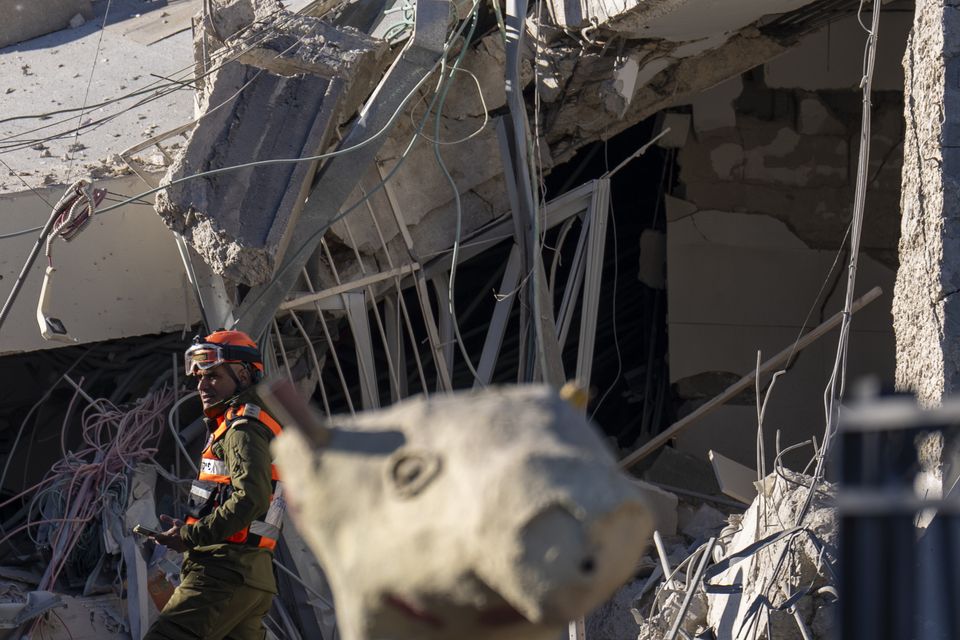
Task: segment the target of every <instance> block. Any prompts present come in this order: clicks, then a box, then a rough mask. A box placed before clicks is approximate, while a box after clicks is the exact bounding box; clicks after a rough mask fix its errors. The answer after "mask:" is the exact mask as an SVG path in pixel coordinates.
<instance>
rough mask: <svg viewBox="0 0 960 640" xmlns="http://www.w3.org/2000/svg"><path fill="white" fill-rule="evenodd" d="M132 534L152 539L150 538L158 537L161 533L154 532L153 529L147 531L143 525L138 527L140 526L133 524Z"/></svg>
mask: <svg viewBox="0 0 960 640" xmlns="http://www.w3.org/2000/svg"><path fill="white" fill-rule="evenodd" d="M133 532H134V533H136V534H139V535H141V536H146V537H148V538H152V537H155V536H158V535H160V534H161V533H163V532H162V531H156V530H154V529H148V528H147V527H145V526H143V525H140V524H135V525H133Z"/></svg>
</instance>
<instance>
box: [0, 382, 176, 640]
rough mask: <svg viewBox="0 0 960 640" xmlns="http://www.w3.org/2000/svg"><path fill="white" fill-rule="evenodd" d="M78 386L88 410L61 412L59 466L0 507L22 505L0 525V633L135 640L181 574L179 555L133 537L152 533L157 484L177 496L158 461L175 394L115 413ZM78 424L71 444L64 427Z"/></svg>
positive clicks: (155, 393)
mask: <svg viewBox="0 0 960 640" xmlns="http://www.w3.org/2000/svg"><path fill="white" fill-rule="evenodd" d="M81 384H82V380H81V382H80V384H78V385H77V387H76V394H75V395H74V398H73V404H76V403H78V402H85V403H86V405H87V406H86V407H85V408H84V409H83V410H82V411H81V412H80V415H79V419H78V420H77V421H73V420H71V419H70V414H72V413H73V412H72V411H71V410H68V414H67V416H66V419H65V421H64V428H63V429H62V431H61V434H60V442H59V448H60V454H61V456H62V457H61V459H60V460H59V461H58V462H56V463H55V464H53V465H52V467H51V469H50V470H49V471H48V472H47V473H46V474H45V476H44V477H43V479H42V480H41V481H40V482H38V483H36V484H35V485H33V486H31V487H29V488H27V489H26V490H25V491H24V492H22V493H21V494H19V495H17V496H14V497H13V498H12V499H10V500H7V501H6V502H5V503H4V504H9V503H10V502H11V501H15V500H19V499H23V500H24V501H25V506H24V508H22V509H20V511H19V512H17V513H16V514H14V515H13V516H11V517H9V518H8V519H7V520H6V522H5V523H4V526H3V538H2V543H3V544H4V552H5V553H4V556H3V566H2V567H0V592H2V593H3V596H2V597H3V600H4V601H6V602H8V603H10V604H11V606H9V607H5V608H4V611H5V612H6V613H8V614H9V615H7V616H6V617H5V618H4V619H3V620H2V621H0V628H11V629H20V630H21V632H33V631H42V633H43V634H44V635H45V636H46V637H55V638H60V637H64V638H66V637H90V638H94V637H98V638H106V637H114V635H115V634H118V633H130V634H133V635H134V636H135V637H139V635H138V633H139V631H140V629H145V628H146V627H145V625H146V624H147V623H148V620H149V618H150V616H152V615H154V614H155V613H156V611H157V610H158V609H159V608H162V606H163V604H164V602H165V599H166V598H167V597H169V595H170V593H171V592H172V590H173V585H172V584H170V582H169V581H168V580H169V579H173V580H175V579H176V575H177V574H178V573H179V557H178V556H176V555H169V557H168V554H167V553H166V551H165V550H164V549H162V548H150V549H148V548H146V547H145V545H144V541H143V539H142V538H140V539H138V538H136V536H134V535H133V533H132V531H131V530H132V528H133V526H134V525H135V524H142V525H146V526H153V527H156V526H157V517H156V504H155V500H154V496H155V495H157V494H158V491H159V489H160V487H158V485H157V478H158V476H162V477H163V478H165V479H166V480H167V481H168V482H169V485H168V487H166V495H167V496H169V497H173V498H174V499H176V498H177V487H178V485H179V482H180V480H179V478H178V477H177V476H176V475H174V474H173V473H170V472H168V471H166V470H165V468H164V466H163V465H162V464H161V463H160V462H158V459H157V455H158V453H159V450H160V441H161V439H162V438H163V437H164V436H165V435H166V426H167V420H168V413H169V411H170V409H171V407H172V406H173V405H174V400H175V394H174V392H173V389H172V388H171V387H170V386H169V385H168V384H164V385H161V386H159V388H157V389H155V390H152V391H150V392H148V393H147V394H146V395H145V396H143V397H142V398H141V399H139V400H138V401H136V402H135V403H133V404H132V405H129V406H119V407H118V406H116V405H114V404H113V403H112V402H110V401H109V400H107V399H104V398H100V399H93V398H91V397H90V396H89V395H87V394H86V393H85V392H84V391H83V390H82V387H81V386H80V385H81ZM76 423H79V425H80V434H79V435H80V437H79V442H78V438H77V437H76V434H75V433H72V432H71V431H72V430H71V429H70V427H71V426H72V425H73V424H76ZM5 472H6V468H5V471H4V473H5ZM161 495H162V494H161ZM25 549H31V551H30V552H26V553H24V552H23V551H24V550H25ZM168 576H169V578H168ZM54 592H56V594H54ZM70 594H72V595H70ZM149 596H152V597H149ZM19 605H22V606H19ZM47 612H49V615H47ZM78 631H80V632H81V633H80V634H79V635H78ZM86 632H88V633H86ZM70 633H72V635H71V636H68V635H67V634H70Z"/></svg>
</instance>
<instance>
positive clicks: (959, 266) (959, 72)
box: [881, 0, 960, 405]
mask: <svg viewBox="0 0 960 640" xmlns="http://www.w3.org/2000/svg"><path fill="white" fill-rule="evenodd" d="M958 5H960V0H917V2H916V14H915V17H914V24H913V29H912V31H911V33H910V38H909V40H908V42H907V50H906V53H905V54H904V59H903V67H904V71H905V79H904V85H905V86H904V118H905V121H906V128H905V133H904V148H903V181H902V185H903V192H902V195H901V212H902V221H901V238H900V268H899V271H898V273H897V283H896V286H895V289H894V301H893V325H894V331H895V333H896V340H897V372H896V381H897V387H898V388H899V389H901V390H903V391H912V392H914V393H916V394H917V397H918V398H919V400H920V402H921V403H922V404H924V405H936V404H939V402H940V401H941V400H942V399H943V397H944V396H946V395H948V394H951V393H954V392H955V391H957V390H958V388H960V295H958V293H960V57H958V54H960V6H958ZM881 46H882V44H881Z"/></svg>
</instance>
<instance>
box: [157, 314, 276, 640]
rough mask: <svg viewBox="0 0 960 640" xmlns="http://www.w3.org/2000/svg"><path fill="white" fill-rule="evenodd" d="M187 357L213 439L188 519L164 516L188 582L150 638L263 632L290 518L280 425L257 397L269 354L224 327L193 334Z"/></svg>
mask: <svg viewBox="0 0 960 640" xmlns="http://www.w3.org/2000/svg"><path fill="white" fill-rule="evenodd" d="M185 360H186V373H187V374H188V375H192V376H196V377H197V379H198V382H197V390H198V391H199V392H200V402H201V403H202V404H203V412H204V414H205V421H206V423H207V427H208V428H209V430H210V437H209V438H208V440H207V444H206V447H205V448H204V451H203V458H202V460H201V468H200V472H199V475H198V478H197V480H196V481H194V483H193V486H192V488H191V491H190V514H189V516H188V517H187V521H186V523H181V522H177V521H174V520H173V519H172V518H170V517H168V516H161V519H162V520H164V521H165V522H166V523H169V524H170V525H172V526H171V527H170V528H169V529H167V530H166V531H164V532H163V533H160V534H158V535H156V536H154V539H155V540H156V541H157V542H159V543H160V544H163V545H165V546H167V547H168V548H170V549H173V550H175V551H181V552H184V553H185V556H184V560H183V567H182V569H181V574H180V575H181V583H180V586H179V587H177V589H176V591H175V592H174V593H173V596H172V597H171V598H170V601H169V602H168V603H167V605H166V606H165V607H164V609H163V611H162V612H161V613H160V616H159V618H157V620H156V621H155V622H154V624H153V625H152V626H151V627H150V629H149V630H148V631H147V634H146V636H145V637H144V640H161V639H163V640H181V639H183V640H186V639H188V638H202V639H204V640H219V639H220V638H229V639H234V640H246V639H248V638H249V639H253V638H256V639H257V640H261V639H262V638H263V637H264V636H265V633H266V632H265V629H264V627H263V616H264V615H266V613H267V612H268V611H269V609H270V605H271V603H272V601H273V596H274V594H276V592H277V587H276V581H275V579H274V574H273V566H272V560H273V550H274V547H275V546H276V543H277V539H278V538H279V536H280V522H281V520H282V517H283V498H282V496H281V494H280V489H281V485H280V483H279V478H278V475H277V470H276V467H274V466H273V464H272V460H271V455H270V442H271V441H272V440H273V438H274V437H275V436H276V435H278V434H279V433H280V425H279V424H278V423H277V421H276V420H274V419H273V418H272V417H271V416H269V415H268V414H267V413H266V411H264V410H263V409H261V408H260V407H258V406H256V405H254V404H252V403H251V402H250V401H249V400H250V395H251V394H250V393H249V389H250V387H252V386H253V385H254V384H255V383H256V382H257V381H259V379H260V378H261V377H262V375H263V361H262V358H261V356H260V352H259V350H258V349H257V345H256V343H255V342H254V341H253V340H251V339H250V337H249V336H248V335H246V334H245V333H243V332H240V331H223V330H220V331H215V332H214V333H212V334H210V335H209V336H207V337H206V338H205V339H203V340H200V339H199V337H198V338H197V339H195V340H194V344H193V346H191V347H190V348H189V349H187V352H186V354H185Z"/></svg>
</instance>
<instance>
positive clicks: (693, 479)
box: [643, 447, 720, 495]
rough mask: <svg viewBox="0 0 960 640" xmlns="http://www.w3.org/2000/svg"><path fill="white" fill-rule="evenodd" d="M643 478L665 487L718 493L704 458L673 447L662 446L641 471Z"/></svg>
mask: <svg viewBox="0 0 960 640" xmlns="http://www.w3.org/2000/svg"><path fill="white" fill-rule="evenodd" d="M643 478H644V480H647V481H648V482H656V483H657V484H660V485H663V486H666V487H676V488H678V489H687V490H688V491H696V492H697V493H703V494H707V495H717V494H719V493H720V486H719V485H718V484H717V480H716V477H715V476H714V473H713V471H712V470H711V469H710V465H709V464H708V463H707V462H706V461H705V460H703V459H701V458H698V457H696V456H694V455H692V454H690V453H687V452H686V451H680V450H678V449H674V448H673V447H663V448H662V449H661V450H660V451H659V452H658V453H657V455H656V458H654V460H653V463H652V464H651V465H650V467H649V468H647V469H646V470H645V471H644V472H643Z"/></svg>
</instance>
